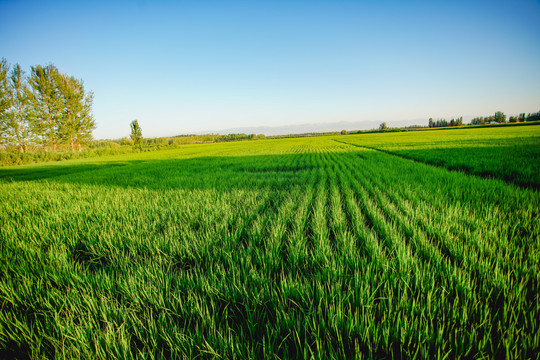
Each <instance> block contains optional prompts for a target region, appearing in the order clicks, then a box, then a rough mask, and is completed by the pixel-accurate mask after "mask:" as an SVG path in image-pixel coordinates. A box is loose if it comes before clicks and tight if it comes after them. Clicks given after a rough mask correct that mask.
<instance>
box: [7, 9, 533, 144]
mask: <svg viewBox="0 0 540 360" xmlns="http://www.w3.org/2000/svg"><path fill="white" fill-rule="evenodd" d="M0 13H1V14H2V21H1V22H0V32H1V33H2V35H3V36H2V42H0V57H5V58H6V59H7V60H8V62H9V63H11V64H15V63H19V64H21V66H22V67H23V69H24V70H25V71H27V72H28V71H29V69H30V66H31V65H36V64H49V63H53V64H55V65H56V66H57V67H58V68H59V70H60V71H62V72H66V73H68V74H70V75H74V76H75V77H77V78H80V79H82V80H83V81H84V83H85V88H86V90H89V91H93V92H94V94H95V100H94V107H93V109H94V111H93V113H94V116H95V119H96V123H97V129H96V130H95V131H94V137H95V138H97V139H103V138H120V137H123V136H127V135H128V134H129V123H130V122H131V121H132V120H134V119H138V121H139V123H140V125H141V127H142V129H143V135H144V136H145V137H157V136H174V135H179V134H187V133H204V132H216V131H220V130H226V129H239V128H240V129H241V128H255V129H256V128H264V127H270V128H285V127H295V126H296V127H301V126H302V125H305V124H308V125H309V124H332V123H365V122H369V121H372V122H375V123H376V122H382V121H385V122H387V123H389V125H392V122H395V121H403V120H406V119H411V120H407V121H412V122H414V123H418V121H419V120H418V119H425V120H424V121H426V122H427V119H428V118H429V117H432V118H447V119H450V118H452V117H458V116H463V117H464V118H471V117H474V116H485V115H489V114H493V113H494V112H495V111H503V112H504V113H506V114H507V115H508V116H509V115H517V114H518V113H520V112H526V113H528V112H534V111H538V110H540V87H538V83H540V67H539V66H538V64H540V47H539V46H538V45H540V23H539V22H538V21H537V19H538V17H539V15H540V3H539V2H537V1H495V2H492V1H475V2H451V3H434V2H428V1H414V2H408V3H401V2H395V1H383V2H362V3H360V2H355V1H340V2H330V1H292V2H281V1H278V2H271V3H266V2H257V3H254V2H249V3H248V2H240V1H233V2H227V3H222V2H212V1H211V2H204V3H201V2H188V1H186V2H180V3H177V2H172V1H170V2H168V1H160V2H145V1H133V2H131V1H112V2H108V1H107V2H105V1H97V2H92V3H85V2H81V3H72V2H67V1H51V2H46V3H45V2H37V1H27V0H21V1H2V2H1V3H0ZM411 124H412V123H411ZM418 124H419V125H426V124H427V123H426V124H423V123H418ZM409 125H410V124H409ZM339 130H341V129H339ZM346 130H349V129H346ZM356 130H360V129H356ZM336 131H338V130H336Z"/></svg>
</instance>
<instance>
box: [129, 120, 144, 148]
mask: <svg viewBox="0 0 540 360" xmlns="http://www.w3.org/2000/svg"><path fill="white" fill-rule="evenodd" d="M130 126H131V134H130V135H129V137H130V138H131V140H133V144H134V145H141V143H142V138H143V137H142V130H141V127H140V126H139V122H138V121H137V120H133V121H132V122H131V124H130Z"/></svg>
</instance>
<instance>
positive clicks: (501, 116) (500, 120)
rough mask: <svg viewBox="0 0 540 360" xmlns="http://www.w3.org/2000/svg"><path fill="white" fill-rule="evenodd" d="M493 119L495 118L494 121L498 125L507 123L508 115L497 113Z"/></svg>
mask: <svg viewBox="0 0 540 360" xmlns="http://www.w3.org/2000/svg"><path fill="white" fill-rule="evenodd" d="M493 118H494V121H496V122H498V123H505V122H506V115H505V114H504V113H503V112H502V111H497V112H496V113H495V116H494V117H493Z"/></svg>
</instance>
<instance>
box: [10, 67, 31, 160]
mask: <svg viewBox="0 0 540 360" xmlns="http://www.w3.org/2000/svg"><path fill="white" fill-rule="evenodd" d="M9 80H10V83H9V85H10V91H11V98H12V101H11V113H10V123H9V125H10V126H9V127H10V132H11V135H12V137H13V140H14V141H15V142H16V143H17V145H18V146H19V151H20V152H27V151H28V140H29V136H30V119H31V117H32V115H33V111H32V107H31V106H30V105H31V104H30V98H31V92H30V89H29V87H28V83H27V81H26V78H25V76H24V71H23V70H22V69H21V66H20V65H19V64H15V66H14V67H13V69H12V71H11V74H10V79H9Z"/></svg>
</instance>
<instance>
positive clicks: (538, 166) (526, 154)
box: [342, 123, 540, 189]
mask: <svg viewBox="0 0 540 360" xmlns="http://www.w3.org/2000/svg"><path fill="white" fill-rule="evenodd" d="M519 125H522V124H519ZM523 125H527V126H491V127H479V128H471V129H467V128H465V129H463V128H461V129H451V130H435V131H415V132H405V133H395V134H381V133H378V134H365V135H362V136H351V137H346V138H344V139H343V140H342V141H345V142H347V143H351V144H356V145H359V146H363V147H366V148H372V149H376V150H380V151H385V152H388V153H391V154H394V155H399V156H402V157H405V158H408V159H413V160H417V161H421V162H425V163H428V164H432V165H437V166H442V167H446V168H448V169H452V170H458V171H463V172H466V173H469V174H474V175H478V176H483V177H495V178H499V179H503V180H505V181H508V182H513V183H515V184H517V185H520V186H524V187H530V188H534V189H540V126H538V124H536V123H535V124H528V123H525V124H523Z"/></svg>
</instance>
